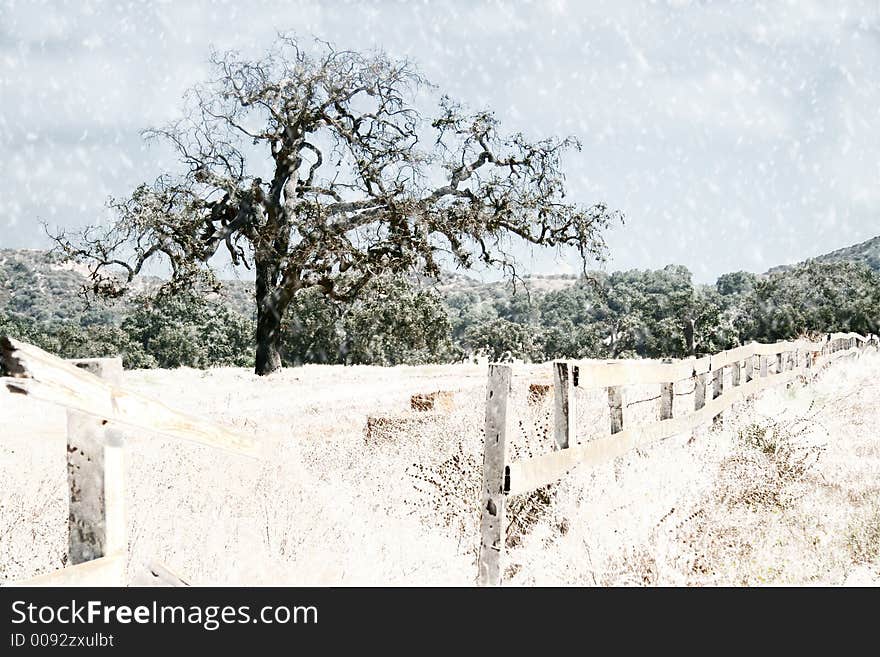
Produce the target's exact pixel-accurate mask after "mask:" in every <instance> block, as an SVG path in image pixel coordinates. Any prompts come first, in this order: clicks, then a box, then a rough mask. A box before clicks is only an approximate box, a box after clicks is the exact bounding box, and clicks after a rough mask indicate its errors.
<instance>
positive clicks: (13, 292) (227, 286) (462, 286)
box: [0, 249, 577, 324]
mask: <svg viewBox="0 0 880 657" xmlns="http://www.w3.org/2000/svg"><path fill="white" fill-rule="evenodd" d="M87 277H88V271H87V270H86V268H85V267H84V266H82V265H77V264H74V263H70V262H64V261H63V259H62V258H61V257H60V256H58V255H54V254H52V253H49V252H47V251H40V250H32V249H18V250H16V249H0V311H4V312H8V313H11V314H14V315H19V316H23V317H28V318H31V319H35V320H39V321H49V322H55V321H73V322H76V323H80V324H115V323H118V321H121V320H120V318H121V317H123V316H124V315H125V314H126V313H127V312H128V310H129V303H130V302H129V301H127V300H125V299H124V300H121V301H118V302H114V303H112V304H111V303H101V304H92V305H91V306H88V307H87V306H86V304H85V302H84V300H83V299H82V297H81V296H80V290H81V289H82V286H83V284H84V283H85V282H86V280H87ZM576 281H577V277H575V276H570V275H555V276H554V275H551V276H526V277H525V282H526V285H528V288H529V290H530V291H531V292H533V293H542V292H548V291H551V290H559V289H562V288H565V287H569V286H571V285H573V284H574V283H575V282H576ZM419 282H420V283H421V284H422V285H424V286H426V287H432V288H434V289H436V290H437V291H438V292H439V293H440V294H441V295H443V296H447V295H450V294H455V293H459V292H475V293H477V294H478V295H479V296H481V297H483V296H498V295H503V294H508V293H509V288H508V287H507V285H506V283H504V282H501V281H494V282H492V281H490V282H484V281H480V280H477V279H475V278H471V277H470V276H467V275H465V274H462V273H459V272H444V273H443V274H442V276H441V278H440V281H433V280H429V279H421V280H420V281H419ZM160 284H161V281H160V280H159V279H157V278H154V277H138V278H136V279H135V284H134V289H135V290H136V291H138V292H149V291H151V290H154V289H156V288H157V287H158V286H159V285H160ZM220 296H221V297H222V298H223V299H225V300H226V302H227V303H228V304H229V305H230V306H231V307H232V308H233V309H234V310H236V311H237V312H238V313H240V314H242V315H244V316H246V317H248V316H251V315H253V314H254V284H253V283H252V282H251V281H246V280H225V281H223V288H222V290H221V293H220Z"/></svg>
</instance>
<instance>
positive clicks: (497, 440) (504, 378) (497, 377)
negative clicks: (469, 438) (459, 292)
mask: <svg viewBox="0 0 880 657" xmlns="http://www.w3.org/2000/svg"><path fill="white" fill-rule="evenodd" d="M510 383H511V370H510V366H509V365H500V364H497V363H491V364H490V365H489V381H488V385H487V387H486V426H485V440H484V443H483V491H482V499H481V506H480V555H479V559H478V572H477V583H478V584H479V585H480V586H499V585H500V584H501V576H502V551H503V550H504V540H505V537H504V529H505V527H504V525H505V523H506V521H505V518H504V502H505V490H506V485H505V484H506V470H505V461H506V459H507V422H508V418H507V397H508V394H509V393H510ZM565 451H568V450H560V452H559V453H562V452H565Z"/></svg>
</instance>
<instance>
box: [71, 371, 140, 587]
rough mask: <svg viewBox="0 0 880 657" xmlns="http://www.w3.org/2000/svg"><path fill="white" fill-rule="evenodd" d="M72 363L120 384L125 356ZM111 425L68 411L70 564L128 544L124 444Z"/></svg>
mask: <svg viewBox="0 0 880 657" xmlns="http://www.w3.org/2000/svg"><path fill="white" fill-rule="evenodd" d="M72 363H73V364H74V365H76V366H77V367H79V368H81V369H84V370H87V371H88V372H90V373H91V374H94V375H96V376H99V377H101V378H102V379H107V380H108V381H110V382H111V383H113V384H114V385H119V384H120V383H121V380H122V359H121V358H93V359H88V360H74V361H72ZM106 425H107V421H106V420H102V419H100V418H96V417H94V416H92V415H87V414H85V413H81V412H79V411H74V410H68V411H67V483H68V492H69V507H68V509H69V515H68V555H69V559H70V563H71V565H75V564H78V563H83V562H86V561H92V560H93V559H98V558H100V557H104V556H109V555H112V554H114V553H118V552H122V551H124V550H125V548H126V537H125V490H124V486H123V476H124V461H123V446H122V440H121V439H120V438H119V436H118V434H117V433H116V431H114V430H108V428H107V426H106ZM120 577H122V573H120ZM121 583H122V582H120V584H121Z"/></svg>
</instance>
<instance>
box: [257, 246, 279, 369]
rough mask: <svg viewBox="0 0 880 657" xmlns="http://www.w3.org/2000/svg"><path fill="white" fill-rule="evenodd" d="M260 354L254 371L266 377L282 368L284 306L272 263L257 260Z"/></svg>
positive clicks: (258, 342) (258, 352)
mask: <svg viewBox="0 0 880 657" xmlns="http://www.w3.org/2000/svg"><path fill="white" fill-rule="evenodd" d="M256 274H257V276H256V281H255V282H256V297H257V336H256V338H257V356H256V363H255V365H254V371H255V372H256V373H257V374H258V375H260V376H263V375H265V374H271V373H272V372H275V371H276V370H280V369H281V318H282V317H283V316H284V310H285V309H284V308H283V307H282V305H281V304H280V303H279V301H278V297H279V295H278V290H277V288H276V284H275V281H274V280H273V278H275V276H277V272H273V270H272V266H271V265H266V264H264V263H260V262H257V263H256Z"/></svg>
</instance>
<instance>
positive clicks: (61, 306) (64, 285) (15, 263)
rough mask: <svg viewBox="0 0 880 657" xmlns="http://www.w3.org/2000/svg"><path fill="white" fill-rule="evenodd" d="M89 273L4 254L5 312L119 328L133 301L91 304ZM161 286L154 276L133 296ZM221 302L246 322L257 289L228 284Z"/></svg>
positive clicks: (0, 264)
mask: <svg viewBox="0 0 880 657" xmlns="http://www.w3.org/2000/svg"><path fill="white" fill-rule="evenodd" d="M87 279H88V270H87V269H86V268H85V267H84V266H82V265H77V264H75V263H72V262H64V260H63V258H61V257H60V256H58V255H55V254H52V253H50V252H48V251H40V250H36V249H0V312H6V313H10V314H12V315H17V316H21V317H27V318H30V319H34V320H38V321H42V322H58V321H62V322H66V321H72V322H76V323H79V324H83V325H88V324H116V323H118V322H119V321H121V318H122V317H124V316H125V315H126V314H127V312H128V311H129V308H130V303H131V302H130V300H129V299H128V298H125V299H122V300H119V301H114V302H112V303H111V302H99V303H94V302H93V303H92V304H88V305H87V304H86V303H85V301H84V299H83V298H82V296H81V295H80V291H81V290H82V287H83V285H84V284H85V283H86V281H87ZM160 285H161V280H160V279H158V278H155V277H150V276H139V277H137V278H136V279H135V281H134V284H133V290H134V292H135V294H137V293H149V292H150V291H152V290H155V289H156V288H158V287H159V286H160ZM221 296H222V297H223V298H224V299H225V300H226V301H227V303H229V305H230V306H231V307H232V308H234V309H235V310H236V311H238V312H239V313H241V314H242V315H245V316H250V315H251V314H252V313H253V307H254V301H253V284H252V283H249V282H246V281H234V280H233V281H224V286H223V292H222V293H221Z"/></svg>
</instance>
